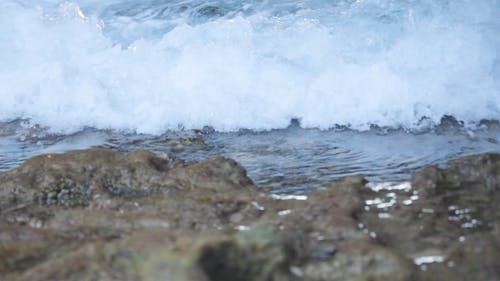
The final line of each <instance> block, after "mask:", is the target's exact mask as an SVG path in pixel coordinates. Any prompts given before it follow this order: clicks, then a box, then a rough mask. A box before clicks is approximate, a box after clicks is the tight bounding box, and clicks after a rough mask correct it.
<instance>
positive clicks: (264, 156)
mask: <svg viewBox="0 0 500 281" xmlns="http://www.w3.org/2000/svg"><path fill="white" fill-rule="evenodd" d="M499 141H500V126H498V125H494V126H490V127H486V126H484V127H482V128H480V129H477V130H474V131H470V130H467V129H465V128H463V127H460V126H458V127H457V126H453V125H450V124H447V125H445V124H441V125H440V126H439V127H437V128H435V129H433V130H429V131H423V132H408V131H405V130H390V129H387V128H385V129H384V128H372V129H370V130H367V131H363V132H360V131H355V130H350V129H345V128H344V129H334V130H318V129H303V128H300V127H298V126H296V124H295V126H290V127H288V128H286V129H275V130H269V131H261V132H256V131H251V130H240V131H236V132H214V131H212V130H204V131H190V130H185V131H179V130H177V131H170V132H165V133H163V134H160V135H151V134H137V133H130V132H129V133H126V132H123V131H122V132H119V131H115V130H96V129H92V128H87V129H85V130H82V131H79V132H75V133H72V134H53V133H50V132H49V131H48V129H46V128H45V129H44V128H41V127H39V126H33V125H32V124H30V123H29V122H27V121H22V120H18V121H13V122H9V123H3V124H2V123H0V147H1V149H0V172H1V171H6V170H9V169H12V168H15V167H17V166H18V165H20V164H21V163H22V161H24V160H25V159H27V158H29V157H32V156H35V155H40V154H45V153H61V152H65V151H68V150H74V149H85V148H89V147H93V146H100V147H108V148H112V149H115V150H118V151H122V152H128V151H132V150H136V149H149V150H152V151H154V152H156V153H158V154H168V155H169V156H174V157H177V158H180V159H183V160H185V161H202V160H205V159H208V158H209V157H212V156H216V155H222V156H225V157H230V158H233V159H235V160H237V161H238V162H239V163H241V164H242V165H243V167H244V168H245V169H246V170H247V172H248V175H249V176H250V178H252V179H253V180H254V182H255V183H256V184H257V185H258V186H259V187H260V188H262V189H263V190H265V191H268V192H272V193H287V194H302V193H304V192H307V190H309V189H315V188H322V187H327V186H328V183H329V182H331V181H332V180H336V179H338V178H340V177H344V176H351V175H363V176H365V177H366V178H367V179H368V180H370V181H371V182H373V183H390V182H393V183H395V182H401V181H406V180H408V179H409V178H410V177H411V175H412V174H414V173H415V172H416V171H418V169H420V168H421V167H423V166H426V165H432V164H436V165H446V163H447V161H448V160H450V159H454V158H457V157H461V156H465V155H471V154H477V153H485V152H497V153H498V152H500V144H499Z"/></svg>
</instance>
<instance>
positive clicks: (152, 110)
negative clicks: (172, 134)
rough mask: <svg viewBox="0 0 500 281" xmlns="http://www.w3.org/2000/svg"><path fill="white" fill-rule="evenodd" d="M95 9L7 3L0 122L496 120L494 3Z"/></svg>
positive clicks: (120, 125) (498, 72) (134, 125)
mask: <svg viewBox="0 0 500 281" xmlns="http://www.w3.org/2000/svg"><path fill="white" fill-rule="evenodd" d="M101 2H102V1H74V2H67V1H64V2H63V1H57V0H50V1H35V0H24V1H14V0H3V1H1V3H0V10H1V11H2V16H1V17H0V61H1V65H0V97H1V98H0V120H9V119H15V118H20V117H23V118H31V119H32V120H33V122H36V123H40V124H43V125H47V126H50V127H51V128H52V129H53V130H57V131H65V132H68V131H74V130H79V129H81V128H82V127H84V126H94V127H98V128H115V129H131V130H137V131H138V132H147V133H161V132H163V131H164V130H165V129H177V128H178V127H179V126H182V127H184V128H201V127H202V126H204V125H211V126H213V127H215V128H216V129H217V130H222V131H224V130H235V129H238V128H251V129H271V128H279V127H285V126H287V125H288V123H289V121H290V119H291V118H300V119H301V122H302V125H303V126H305V127H319V128H329V127H331V126H333V125H334V124H343V125H346V124H348V125H351V126H352V127H353V128H356V129H366V128H368V126H369V124H378V125H383V126H403V127H407V128H411V127H415V126H419V125H418V121H419V120H420V119H421V118H422V116H427V117H429V118H430V119H431V120H432V121H433V122H438V120H439V119H440V118H441V117H442V116H443V115H445V114H449V115H453V116H455V117H456V118H457V119H461V120H465V121H467V122H471V123H473V122H476V121H478V120H480V119H482V118H488V119H500V110H499V109H500V99H499V98H498V96H499V94H500V81H499V77H500V60H499V58H498V49H499V48H500V36H498V34H499V31H500V22H499V20H498V17H497V15H498V12H500V11H499V8H498V5H496V3H497V2H496V1H493V0H491V1H481V3H478V2H477V1H465V0H463V1H453V3H451V4H450V3H448V4H446V5H448V6H446V5H445V4H436V3H434V1H428V2H427V1H421V2H419V3H418V4H408V3H405V2H406V1H401V3H397V2H396V3H393V4H391V5H392V6H391V5H389V4H387V1H377V0H372V1H356V2H355V3H352V4H346V3H344V4H342V5H340V4H339V5H332V4H329V3H330V2H329V1H304V2H303V3H302V4H300V5H302V6H303V7H302V8H301V7H299V6H297V9H296V11H295V10H293V9H288V7H289V6H293V5H299V4H294V2H293V1H292V2H283V3H285V4H286V5H285V4H282V5H281V6H278V8H276V7H274V6H272V7H268V6H266V5H264V4H262V5H260V6H258V7H254V10H255V11H253V12H252V13H250V12H245V11H246V10H244V9H243V8H241V9H243V10H242V11H243V12H235V13H233V15H232V16H227V17H219V18H215V19H209V20H206V21H204V22H203V21H201V20H200V22H199V23H196V24H194V23H193V19H192V18H189V17H186V15H185V14H182V13H179V15H177V14H176V13H174V14H170V15H168V20H167V19H165V20H164V21H162V19H157V18H153V17H141V15H143V14H147V13H148V12H151V13H152V12H156V11H157V10H158V9H159V8H158V7H155V6H154V4H152V3H149V4H148V5H150V6H147V5H146V6H145V8H144V11H143V12H142V14H139V15H137V14H132V15H128V14H127V13H123V15H121V14H119V13H118V12H116V13H112V12H110V11H113V10H112V9H113V7H116V6H117V5H118V6H119V7H122V10H124V11H128V10H127V9H126V8H128V6H127V5H139V4H134V3H133V2H130V1H125V0H114V1H111V2H109V3H108V4H101ZM184 2H185V3H189V2H190V1H184ZM184 2H183V3H184ZM191 2H194V0H193V1H191ZM19 3H23V4H19ZM220 3H223V4H227V3H229V2H227V1H226V2H224V1H220ZM339 3H340V2H339ZM391 3H392V2H391ZM111 4H113V5H114V6H112V5H111ZM81 5H84V6H81ZM193 5H194V4H193ZM197 5H198V4H197ZM248 5H250V3H249V4H248ZM269 5H270V4H269ZM287 5H288V6H287ZM243 6H244V5H243ZM243 6H242V7H243ZM129 8H130V9H131V10H132V8H134V7H129ZM229 8H230V7H229ZM285 8H286V9H285ZM238 9H239V8H238ZM280 9H281V10H283V11H288V12H287V13H283V15H281V14H279V13H278V12H280V11H281V10H280ZM249 10H250V9H249ZM290 11H292V12H290ZM293 11H295V12H293Z"/></svg>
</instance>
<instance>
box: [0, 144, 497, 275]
mask: <svg viewBox="0 0 500 281" xmlns="http://www.w3.org/2000/svg"><path fill="white" fill-rule="evenodd" d="M329 185H330V186H329V187H328V188H325V189H323V190H314V191H310V193H308V194H305V195H301V196H285V195H282V196H278V195H270V194H268V193H264V192H263V191H262V190H260V189H259V187H257V186H255V185H254V184H253V182H252V181H251V179H250V178H248V177H247V175H246V171H245V169H244V168H243V167H241V166H240V165H239V164H238V163H237V162H235V161H234V160H231V159H227V158H223V157H215V158H211V159H209V160H207V161H204V162H201V163H186V162H183V161H180V160H178V159H174V158H171V157H169V156H168V155H155V154H153V153H151V152H149V151H144V150H142V151H135V152H132V153H129V154H122V153H120V152H116V151H113V150H110V149H104V148H92V149H88V150H81V151H72V152H67V153H64V154H47V155H41V156H37V157H33V158H31V159H29V160H27V161H26V162H25V163H24V164H23V165H21V166H20V167H18V168H17V169H14V170H11V171H9V172H5V173H2V174H0V276H2V278H1V279H2V280H6V281H7V280H30V281H35V280H75V281H76V280H167V281H226V280H227V281H229V280H231V281H238V280H242V281H247V280H248V281H254V280H255V281H256V280H259V281H260V280H262V281H284V280H307V281H330V280H331V281H333V280H342V281H347V280H366V281H368V280H370V281H377V280H384V281H387V280H391V281H399V280H401V281H402V280H436V281H437V280H484V281H494V280H500V154H482V155H476V156H468V157H464V158H460V159H457V160H454V161H451V162H450V163H449V165H448V166H446V167H437V166H429V167H426V168H424V169H422V170H420V171H417V172H416V174H415V175H414V176H413V178H412V179H411V181H409V182H402V183H395V184H374V183H370V182H367V181H366V180H365V179H364V178H363V177H362V176H354V177H347V178H343V179H340V180H338V181H335V182H331V183H330V184H329Z"/></svg>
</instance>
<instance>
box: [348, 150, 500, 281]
mask: <svg viewBox="0 0 500 281" xmlns="http://www.w3.org/2000/svg"><path fill="white" fill-rule="evenodd" d="M408 186H411V189H408V190H381V191H378V192H372V191H366V192H362V194H361V197H363V198H365V199H364V200H365V202H367V203H370V204H367V211H363V212H360V213H359V214H358V217H359V218H360V220H361V221H362V222H363V223H364V225H365V226H366V227H367V228H368V229H371V230H372V231H374V232H375V233H376V234H377V240H378V241H379V242H380V243H381V244H383V245H386V246H388V247H390V248H392V249H394V250H396V251H397V252H399V253H400V254H402V255H404V256H406V257H407V258H409V259H412V260H413V261H414V263H415V264H417V265H419V267H420V268H421V269H422V271H421V272H420V275H421V276H422V277H421V278H422V279H424V280H471V279H476V278H477V277H474V276H477V274H478V272H481V276H482V278H480V279H481V280H498V276H500V275H498V270H493V268H498V262H496V263H497V264H494V263H495V262H492V261H493V260H498V259H499V258H500V254H499V253H500V252H499V251H496V250H489V249H498V245H499V243H500V238H498V237H500V236H499V235H497V234H498V229H499V224H500V207H499V206H500V193H499V190H500V155H498V154H483V155H477V156H468V157H463V158H461V159H457V160H453V161H450V162H449V164H448V165H447V166H446V167H444V168H440V167H437V166H429V167H426V168H424V169H422V170H421V171H419V172H418V173H417V174H416V175H415V176H414V177H413V178H412V180H411V185H410V184H409V183H408ZM389 199H390V200H389ZM375 201H376V202H377V204H373V203H371V202H375ZM389 201H390V204H386V203H387V202H389ZM368 205H369V206H368ZM469 239H474V241H476V242H477V243H476V242H474V243H472V244H473V245H474V246H471V243H469V242H466V243H465V241H468V240H469ZM479 241H481V242H480V243H479ZM458 253H460V254H458ZM480 256H482V258H480ZM465 260H467V262H465ZM458 268H460V270H458ZM457 272H460V273H458V274H457Z"/></svg>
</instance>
